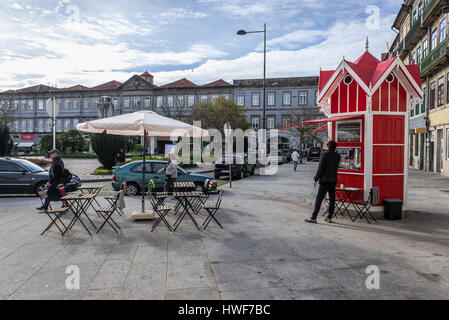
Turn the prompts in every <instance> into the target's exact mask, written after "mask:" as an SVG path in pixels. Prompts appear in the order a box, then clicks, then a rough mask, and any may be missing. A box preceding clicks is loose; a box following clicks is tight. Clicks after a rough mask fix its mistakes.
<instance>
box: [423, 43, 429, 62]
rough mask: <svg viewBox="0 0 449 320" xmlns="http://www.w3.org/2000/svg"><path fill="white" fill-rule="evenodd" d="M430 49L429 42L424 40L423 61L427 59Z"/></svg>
mask: <svg viewBox="0 0 449 320" xmlns="http://www.w3.org/2000/svg"><path fill="white" fill-rule="evenodd" d="M428 48H429V41H427V39H426V40H424V41H423V43H422V57H423V59H424V58H425V57H427V53H428V52H427V51H428V50H427V49H428Z"/></svg>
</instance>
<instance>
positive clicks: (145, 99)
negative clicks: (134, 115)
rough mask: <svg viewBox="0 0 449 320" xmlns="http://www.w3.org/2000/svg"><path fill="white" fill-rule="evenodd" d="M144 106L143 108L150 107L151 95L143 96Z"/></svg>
mask: <svg viewBox="0 0 449 320" xmlns="http://www.w3.org/2000/svg"><path fill="white" fill-rule="evenodd" d="M144 107H145V108H151V97H145V98H144Z"/></svg>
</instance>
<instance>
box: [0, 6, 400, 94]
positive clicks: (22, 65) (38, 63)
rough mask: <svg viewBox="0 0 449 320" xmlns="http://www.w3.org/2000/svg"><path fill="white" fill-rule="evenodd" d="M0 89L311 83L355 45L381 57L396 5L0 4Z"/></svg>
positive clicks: (355, 52)
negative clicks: (141, 79) (141, 78)
mask: <svg viewBox="0 0 449 320" xmlns="http://www.w3.org/2000/svg"><path fill="white" fill-rule="evenodd" d="M1 2H2V7H1V9H0V91H2V90H7V89H11V88H13V89H14V88H20V87H26V86H31V85H35V84H40V83H42V84H52V85H54V84H57V86H58V87H67V86H72V85H75V84H79V83H80V84H84V85H86V86H94V85H98V84H101V83H104V82H107V81H110V80H117V81H121V82H123V81H125V80H126V79H128V78H129V77H130V76H132V75H133V74H136V73H142V72H143V71H145V70H148V71H150V72H151V73H152V74H154V75H155V83H156V84H157V85H161V84H165V83H167V82H170V81H174V80H177V79H180V78H183V77H186V78H188V79H191V80H192V81H194V82H196V83H198V84H203V83H207V82H210V81H214V80H216V79H220V78H223V79H225V80H228V81H232V80H233V79H242V78H261V77H262V72H263V69H262V63H263V34H250V35H246V36H238V35H236V31H237V30H239V29H246V30H248V31H251V30H261V29H263V24H264V23H267V30H268V33H267V34H268V55H267V59H268V62H267V64H268V65H267V76H268V77H286V76H307V75H317V74H318V72H319V69H320V67H322V68H323V69H329V68H335V67H336V66H337V64H338V63H339V61H340V60H341V59H342V57H343V56H345V57H346V58H347V59H349V60H354V59H356V58H357V57H358V56H359V55H360V54H361V53H363V51H364V47H365V38H366V37H367V36H368V37H369V39H370V40H369V41H370V51H371V53H373V54H374V55H376V56H380V53H381V52H385V51H386V49H387V42H388V43H391V42H392V41H393V39H394V37H395V33H394V32H393V31H392V30H391V29H390V27H391V24H392V22H393V20H394V18H395V16H396V14H397V12H398V10H399V7H400V5H401V3H402V0H382V1H381V0H377V1H375V0H364V1H353V0H337V1H335V0H258V1H255V0H127V1H124V0H108V1H103V0H99V1H91V0H60V1H58V0H40V1H36V0H2V1H1Z"/></svg>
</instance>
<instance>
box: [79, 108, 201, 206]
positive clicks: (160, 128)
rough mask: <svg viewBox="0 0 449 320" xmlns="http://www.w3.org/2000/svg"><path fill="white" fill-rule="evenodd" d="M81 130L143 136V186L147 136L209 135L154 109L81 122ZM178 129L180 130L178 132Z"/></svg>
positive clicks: (143, 204)
mask: <svg viewBox="0 0 449 320" xmlns="http://www.w3.org/2000/svg"><path fill="white" fill-rule="evenodd" d="M76 128H77V130H79V131H81V132H89V133H103V132H104V131H106V133H108V134H113V135H120V136H143V137H144V148H143V169H142V187H145V156H146V143H147V139H146V137H147V136H153V137H171V136H176V135H178V136H180V135H183V132H184V133H185V134H188V135H190V137H201V136H207V135H208V132H207V130H203V129H201V128H198V127H195V126H192V125H190V124H187V123H184V122H181V121H178V120H173V119H170V118H167V117H164V116H161V115H159V114H157V113H156V112H153V111H139V112H134V113H129V114H124V115H120V116H116V117H110V118H104V119H99V120H94V121H88V122H85V123H80V124H78V126H77V127H76ZM177 130H180V131H178V132H177ZM178 133H179V134H178ZM142 212H145V190H142Z"/></svg>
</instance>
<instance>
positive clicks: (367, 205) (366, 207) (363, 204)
mask: <svg viewBox="0 0 449 320" xmlns="http://www.w3.org/2000/svg"><path fill="white" fill-rule="evenodd" d="M353 203H354V205H355V206H354V207H355V209H356V210H357V215H356V217H355V218H354V219H353V220H352V221H355V220H357V218H360V219H363V218H364V219H365V220H366V221H367V222H368V223H369V224H371V222H370V221H369V219H368V217H367V216H366V215H367V214H368V215H369V216H370V217H371V219H373V220H374V221H375V222H377V220H376V218H375V217H374V215H373V214H372V213H371V211H370V209H371V208H372V207H373V206H376V205H378V204H379V203H380V193H379V187H374V188H372V189H371V190H370V192H369V197H368V200H367V201H354V202H353Z"/></svg>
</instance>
